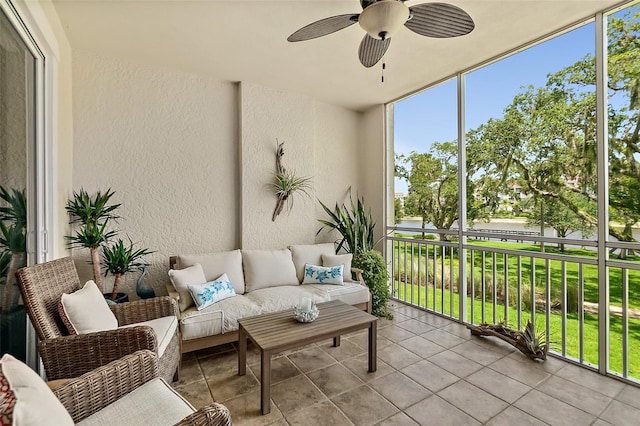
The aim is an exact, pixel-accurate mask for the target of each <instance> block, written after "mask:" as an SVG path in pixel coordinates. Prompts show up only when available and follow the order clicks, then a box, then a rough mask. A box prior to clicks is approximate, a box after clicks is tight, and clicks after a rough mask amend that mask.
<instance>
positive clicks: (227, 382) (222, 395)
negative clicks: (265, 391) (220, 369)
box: [207, 370, 260, 402]
mask: <svg viewBox="0 0 640 426" xmlns="http://www.w3.org/2000/svg"><path fill="white" fill-rule="evenodd" d="M207 384H208V385H209V389H210V390H211V395H212V396H213V399H214V401H216V402H224V401H226V400H228V399H231V398H234V397H236V396H238V395H244V394H245V393H249V392H253V391H255V390H257V389H260V382H259V381H258V379H256V377H255V376H254V375H253V372H251V370H247V374H245V375H244V376H238V374H237V373H236V374H234V375H231V376H226V377H219V378H214V379H207Z"/></svg>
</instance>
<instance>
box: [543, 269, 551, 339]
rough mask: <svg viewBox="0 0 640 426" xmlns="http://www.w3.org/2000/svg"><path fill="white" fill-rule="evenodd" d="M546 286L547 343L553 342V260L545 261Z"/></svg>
mask: <svg viewBox="0 0 640 426" xmlns="http://www.w3.org/2000/svg"><path fill="white" fill-rule="evenodd" d="M545 269H546V271H545V280H544V281H545V284H544V293H545V294H544V296H545V300H544V305H545V306H544V315H545V336H546V338H547V342H550V341H551V333H550V328H551V260H549V259H545Z"/></svg>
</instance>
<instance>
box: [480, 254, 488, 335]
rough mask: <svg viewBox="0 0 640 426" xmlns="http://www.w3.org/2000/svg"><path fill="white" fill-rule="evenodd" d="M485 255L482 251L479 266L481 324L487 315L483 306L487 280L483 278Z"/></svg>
mask: <svg viewBox="0 0 640 426" xmlns="http://www.w3.org/2000/svg"><path fill="white" fill-rule="evenodd" d="M485 253H486V252H485V251H484V250H482V258H481V260H482V265H481V266H480V273H481V274H482V277H481V279H480V285H481V286H482V289H481V292H480V293H481V297H482V300H481V303H480V307H481V308H482V321H481V322H483V323H484V322H486V314H487V312H486V310H487V309H486V306H485V300H486V297H487V291H486V284H487V280H486V276H485V274H486V266H485V260H486V254H485Z"/></svg>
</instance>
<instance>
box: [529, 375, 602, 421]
mask: <svg viewBox="0 0 640 426" xmlns="http://www.w3.org/2000/svg"><path fill="white" fill-rule="evenodd" d="M536 389H538V390H539V391H540V392H544V393H546V394H547V395H549V396H552V397H554V398H556V399H559V400H561V401H564V402H566V403H567V404H570V405H572V406H574V407H576V408H579V409H581V410H582V411H586V412H587V413H589V414H593V415H594V416H599V415H600V413H602V412H603V411H604V409H605V408H607V406H608V405H609V403H611V398H609V397H607V396H604V395H602V394H600V393H597V392H593V391H592V390H591V389H589V388H585V387H584V386H580V385H578V384H577V383H573V382H570V381H569V380H565V379H563V378H561V377H558V376H552V377H550V378H549V379H548V380H545V381H544V382H542V383H541V384H540V385H538V386H537V387H536Z"/></svg>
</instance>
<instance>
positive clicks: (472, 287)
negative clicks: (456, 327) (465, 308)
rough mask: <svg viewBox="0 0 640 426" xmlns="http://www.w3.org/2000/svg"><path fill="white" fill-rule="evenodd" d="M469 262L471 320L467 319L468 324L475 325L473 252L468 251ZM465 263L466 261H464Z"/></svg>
mask: <svg viewBox="0 0 640 426" xmlns="http://www.w3.org/2000/svg"><path fill="white" fill-rule="evenodd" d="M469 255H470V258H469V262H470V264H471V267H470V268H469V269H470V270H469V277H470V280H471V318H470V319H469V321H468V322H469V323H470V324H475V323H476V315H475V314H476V312H475V305H476V285H475V260H474V256H475V251H474V250H469ZM465 261H466V259H465Z"/></svg>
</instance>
